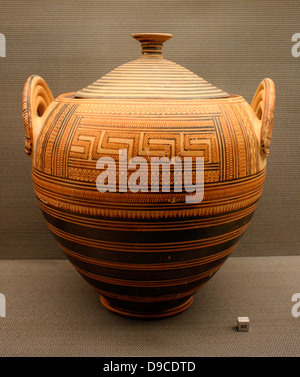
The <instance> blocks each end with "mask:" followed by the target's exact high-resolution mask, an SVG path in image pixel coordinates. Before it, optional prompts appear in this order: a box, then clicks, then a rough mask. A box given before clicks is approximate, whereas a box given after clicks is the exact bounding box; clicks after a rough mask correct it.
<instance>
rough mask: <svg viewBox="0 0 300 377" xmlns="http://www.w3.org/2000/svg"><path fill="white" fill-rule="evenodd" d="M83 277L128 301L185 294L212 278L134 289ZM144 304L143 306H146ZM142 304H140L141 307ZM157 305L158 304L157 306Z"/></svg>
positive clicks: (99, 288) (96, 286) (95, 286)
mask: <svg viewBox="0 0 300 377" xmlns="http://www.w3.org/2000/svg"><path fill="white" fill-rule="evenodd" d="M81 276H82V277H83V278H84V279H85V280H86V281H87V282H88V283H89V284H90V285H92V286H93V287H94V288H96V289H97V290H103V291H105V292H111V293H112V294H117V295H124V296H126V298H124V300H127V297H151V298H152V297H159V298H160V297H161V296H166V297H168V296H170V295H173V294H178V295H179V294H184V293H185V292H189V291H190V290H193V289H195V288H197V287H200V286H201V285H202V284H204V283H205V282H207V281H208V280H209V279H210V278H211V277H212V276H213V275H212V276H207V277H205V278H202V279H199V280H196V281H193V282H190V283H184V284H181V285H180V284H178V285H169V286H163V287H132V286H125V285H123V286H122V285H116V284H110V283H106V282H101V281H99V280H96V279H92V278H90V277H87V276H85V275H83V274H81ZM144 304H145V303H144V302H143V303H142V305H143V306H144ZM140 305H141V304H139V306H140ZM155 305H156V304H155Z"/></svg>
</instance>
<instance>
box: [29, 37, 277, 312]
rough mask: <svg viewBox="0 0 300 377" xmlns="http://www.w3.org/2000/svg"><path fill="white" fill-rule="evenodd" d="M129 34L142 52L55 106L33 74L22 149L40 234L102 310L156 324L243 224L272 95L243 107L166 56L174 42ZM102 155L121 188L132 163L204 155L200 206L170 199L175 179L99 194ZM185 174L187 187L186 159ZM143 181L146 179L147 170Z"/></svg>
mask: <svg viewBox="0 0 300 377" xmlns="http://www.w3.org/2000/svg"><path fill="white" fill-rule="evenodd" d="M133 37H134V38H136V39H137V40H139V41H140V42H141V44H142V55H141V57H140V58H139V59H136V60H134V61H132V62H129V63H126V64H124V65H122V66H120V67H118V68H116V69H115V70H113V71H112V72H110V73H109V74H107V75H105V76H103V77H102V78H100V79H98V80H97V81H95V82H94V83H93V84H91V85H89V86H87V87H85V88H83V89H81V90H78V91H77V92H74V93H66V94H62V95H60V96H58V97H57V98H56V99H54V98H53V96H52V93H51V91H50V89H49V88H48V86H47V84H46V83H45V81H44V80H43V79H42V78H41V77H39V76H36V75H33V76H30V77H29V78H28V80H27V82H26V83H25V86H24V90H23V104H22V105H23V106H22V115H23V122H24V127H25V135H26V142H25V151H26V153H27V154H28V155H29V156H30V157H31V159H32V167H33V173H32V176H33V183H34V190H35V193H36V196H37V199H38V202H39V205H40V208H41V210H42V212H43V215H44V217H45V220H46V222H47V225H48V227H49V229H50V230H51V232H52V233H53V235H54V237H55V238H56V240H57V242H58V244H59V245H60V247H61V249H62V250H63V252H64V253H65V254H66V256H67V257H68V259H69V260H70V262H71V263H72V264H73V265H74V267H75V268H76V269H77V271H78V272H79V273H80V274H81V275H82V276H83V277H84V279H85V280H87V281H88V282H89V283H90V284H91V285H92V286H93V287H94V288H95V289H96V290H97V291H98V292H99V293H100V297H101V302H102V304H103V305H104V306H105V307H107V308H108V309H109V310H111V311H113V312H116V313H118V314H122V315H126V316H130V317H133V318H162V317H168V316H172V315H175V314H178V313H180V312H182V311H183V310H185V309H186V308H187V307H188V306H189V305H190V304H191V303H192V300H193V294H194V293H195V292H196V291H197V290H198V289H199V288H200V287H201V286H202V285H203V284H205V283H206V282H207V281H208V280H209V279H210V278H211V277H212V276H213V275H214V274H215V273H216V271H217V270H218V269H219V268H220V267H221V266H222V264H223V263H224V262H225V260H226V259H227V257H228V256H229V254H230V253H231V252H232V250H233V249H234V247H235V246H236V245H237V243H238V241H239V239H240V238H241V236H242V235H243V233H244V231H245V230H246V228H247V226H248V225H249V222H250V220H251V217H252V215H253V213H254V211H255V208H256V206H257V204H258V200H259V198H260V196H261V194H262V190H263V185H264V180H265V174H266V158H267V155H268V153H269V147H270V140H271V136H272V128H273V112H274V106H275V86H274V83H273V81H272V80H271V79H268V78H267V79H265V80H263V81H262V82H261V83H260V85H259V87H258V89H257V92H256V93H255V95H254V98H253V101H252V103H251V105H249V104H248V103H247V102H246V101H245V99H244V98H243V97H241V96H238V95H230V94H228V93H226V92H224V91H223V90H221V89H219V88H217V87H215V86H214V85H212V84H210V83H208V82H207V81H205V80H204V79H202V78H200V77H198V76H197V75H195V74H194V73H192V72H191V71H189V70H187V69H185V68H183V67H181V66H180V65H178V64H175V63H173V62H170V61H168V60H166V59H164V57H163V55H162V44H163V43H164V42H165V41H166V40H167V39H169V38H170V37H171V35H169V34H134V35H133ZM120 150H123V151H124V150H125V151H126V154H127V161H123V160H122V161H120V160H119V156H120V154H119V151H120ZM102 157H107V158H111V159H112V160H114V161H116V164H117V169H116V171H115V173H116V181H117V186H118V187H120V182H121V179H122V178H121V176H120V175H119V172H122V171H123V170H122V169H121V168H122V167H123V165H126V167H127V164H128V161H129V160H131V159H132V158H134V157H142V158H143V159H144V160H146V161H147V162H148V163H149V164H150V161H151V159H152V158H162V157H166V158H168V159H169V160H171V159H172V158H176V157H178V158H179V159H184V158H186V157H190V158H193V159H195V158H196V157H203V159H204V174H203V177H204V197H203V200H202V201H201V202H199V203H187V202H186V197H187V196H191V194H190V192H177V191H176V189H175V186H176V177H177V176H176V174H175V172H174V171H173V170H171V171H170V190H169V191H166V192H164V191H163V190H162V187H163V183H164V181H163V179H162V176H161V175H160V176H159V181H158V182H156V183H157V185H158V187H159V190H158V192H152V191H151V189H150V188H149V187H146V188H145V187H142V186H140V189H141V190H140V191H139V192H130V191H128V190H127V191H121V190H119V192H118V191H117V190H116V191H115V192H112V191H107V192H99V190H98V189H97V184H96V183H97V178H98V176H99V174H100V173H101V171H103V170H104V169H102V170H101V169H99V168H97V161H98V160H99V159H100V158H102ZM191 171H192V185H194V184H195V183H196V180H197V176H196V165H195V163H194V162H193V165H192V169H191ZM143 173H144V174H146V175H147V176H148V178H149V179H148V183H149V182H151V174H150V171H148V170H147V171H146V172H145V171H144V172H143ZM131 175H132V171H127V177H126V178H127V181H128V182H129V180H130V176H131ZM123 178H124V177H123ZM120 191H121V192H120ZM187 191H188V190H187Z"/></svg>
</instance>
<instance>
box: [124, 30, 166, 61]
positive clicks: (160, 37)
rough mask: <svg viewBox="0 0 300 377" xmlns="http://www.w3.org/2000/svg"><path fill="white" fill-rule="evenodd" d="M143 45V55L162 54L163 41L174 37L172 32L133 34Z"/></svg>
mask: <svg viewBox="0 0 300 377" xmlns="http://www.w3.org/2000/svg"><path fill="white" fill-rule="evenodd" d="M131 35H132V37H133V38H135V39H136V40H138V41H139V42H140V43H141V45H142V55H159V56H162V46H163V43H164V42H166V41H167V40H168V39H170V38H172V37H173V35H172V34H165V33H136V34H131Z"/></svg>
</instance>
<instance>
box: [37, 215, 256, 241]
mask: <svg viewBox="0 0 300 377" xmlns="http://www.w3.org/2000/svg"><path fill="white" fill-rule="evenodd" d="M42 212H43V215H44V217H45V219H46V220H47V221H48V222H49V223H50V224H51V225H53V226H54V227H56V228H58V229H60V230H62V231H64V232H67V233H69V234H71V235H76V236H79V237H85V238H88V239H91V240H99V241H107V242H122V243H136V244H137V246H138V247H139V245H138V244H147V243H157V244H161V243H170V242H183V241H186V240H189V241H193V240H200V239H204V238H210V237H216V236H220V235H223V234H226V233H229V232H231V231H233V230H235V229H239V228H241V227H243V226H244V225H246V224H247V223H249V221H250V220H251V217H252V216H253V213H250V214H249V215H247V216H245V217H243V218H241V219H238V220H235V221H231V222H228V223H225V224H219V225H214V226H210V227H200V226H199V227H196V226H195V228H194V229H182V230H176V229H175V230H166V229H164V231H163V232H160V231H147V232H144V231H143V226H142V225H141V226H140V227H139V226H137V225H136V223H135V225H134V226H132V227H131V229H130V228H129V229H128V230H127V231H121V230H120V231H119V230H110V229H105V230H103V229H97V228H93V227H89V226H85V225H83V224H74V223H72V222H68V221H66V220H61V219H58V218H56V217H53V216H52V215H50V214H48V213H46V212H44V211H42ZM153 222H155V223H157V224H159V220H157V221H154V220H153ZM115 226H116V227H117V222H116V224H115ZM128 226H129V227H130V220H128ZM158 246H159V245H158Z"/></svg>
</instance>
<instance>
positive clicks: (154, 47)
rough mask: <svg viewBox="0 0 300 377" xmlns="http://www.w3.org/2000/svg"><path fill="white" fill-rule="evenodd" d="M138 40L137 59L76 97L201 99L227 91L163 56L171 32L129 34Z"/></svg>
mask: <svg viewBox="0 0 300 377" xmlns="http://www.w3.org/2000/svg"><path fill="white" fill-rule="evenodd" d="M132 36H133V38H135V39H137V40H138V41H140V42H141V45H142V55H141V57H140V58H139V59H136V60H133V61H131V62H129V63H126V64H123V65H121V66H119V67H118V68H116V69H114V70H113V71H111V72H109V73H108V74H106V75H105V76H103V77H101V78H100V79H98V80H97V81H95V82H94V83H93V84H90V85H88V86H87V87H85V88H83V89H81V90H79V91H77V92H76V93H75V94H74V95H75V97H76V98H95V99H96V98H98V99H99V98H103V99H201V98H224V97H229V94H228V93H226V92H224V91H223V90H221V89H219V88H217V87H215V86H213V85H212V84H210V83H209V82H207V81H205V80H204V79H203V78H201V77H199V76H197V75H196V74H195V73H193V72H192V71H190V70H188V69H186V68H184V67H182V66H181V65H179V64H176V63H173V62H171V61H170V60H167V59H164V58H163V56H162V45H163V43H164V42H165V41H167V40H168V39H170V38H171V37H172V35H171V34H155V33H148V34H132Z"/></svg>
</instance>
